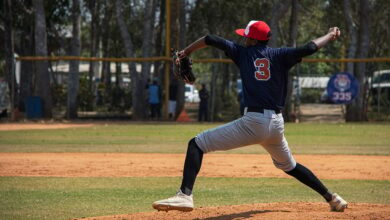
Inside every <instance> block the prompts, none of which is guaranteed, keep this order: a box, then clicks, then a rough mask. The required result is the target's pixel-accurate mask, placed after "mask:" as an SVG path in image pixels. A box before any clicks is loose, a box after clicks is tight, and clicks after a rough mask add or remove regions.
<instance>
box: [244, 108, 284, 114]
mask: <svg viewBox="0 0 390 220" xmlns="http://www.w3.org/2000/svg"><path fill="white" fill-rule="evenodd" d="M264 110H273V111H275V113H276V114H279V113H280V112H281V111H280V109H268V108H261V107H247V109H246V111H247V112H258V113H264Z"/></svg>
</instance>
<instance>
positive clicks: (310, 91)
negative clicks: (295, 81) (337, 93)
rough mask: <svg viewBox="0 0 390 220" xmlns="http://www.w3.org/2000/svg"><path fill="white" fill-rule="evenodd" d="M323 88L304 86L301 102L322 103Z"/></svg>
mask: <svg viewBox="0 0 390 220" xmlns="http://www.w3.org/2000/svg"><path fill="white" fill-rule="evenodd" d="M322 92H323V89H315V88H303V89H302V93H301V96H300V100H301V103H320V102H321V94H322Z"/></svg>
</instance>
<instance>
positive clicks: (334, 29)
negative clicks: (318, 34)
mask: <svg viewBox="0 0 390 220" xmlns="http://www.w3.org/2000/svg"><path fill="white" fill-rule="evenodd" d="M328 34H330V35H331V40H336V39H337V38H338V37H340V34H341V32H340V29H339V28H338V27H331V28H329V31H328Z"/></svg>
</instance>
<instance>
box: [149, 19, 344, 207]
mask: <svg viewBox="0 0 390 220" xmlns="http://www.w3.org/2000/svg"><path fill="white" fill-rule="evenodd" d="M236 33H237V34H238V35H241V36H243V37H244V38H245V46H242V45H239V44H236V43H234V42H232V41H229V40H226V39H223V38H221V37H218V36H214V35H207V36H204V37H202V38H200V39H198V40H196V41H195V42H193V43H192V44H190V45H189V46H188V47H186V48H185V49H184V50H182V51H180V52H179V58H184V57H186V56H189V55H190V54H191V53H192V52H194V51H196V50H198V49H201V48H204V47H207V46H212V47H216V48H218V49H221V50H223V51H224V52H225V53H226V55H227V56H228V57H229V58H230V59H232V60H233V62H234V63H235V64H236V65H237V66H238V67H239V69H240V75H241V79H242V84H243V97H244V102H245V106H246V107H245V113H244V115H243V116H242V117H241V118H239V119H237V120H235V121H232V122H230V123H228V124H225V125H222V126H219V127H217V128H214V129H211V130H207V131H204V132H202V133H200V134H198V135H197V136H196V137H195V138H193V139H191V140H190V141H189V143H188V149H187V154H186V158H185V163H184V170H183V180H182V184H181V187H180V189H179V191H178V192H177V194H176V195H175V196H173V197H171V198H168V199H164V200H160V201H156V202H154V203H153V205H152V206H153V208H155V209H157V210H164V211H169V210H180V211H192V210H193V208H194V203H193V196H192V189H193V186H194V183H195V179H196V176H197V174H198V172H199V170H200V167H201V164H202V158H203V154H204V153H208V152H212V151H220V150H229V149H234V148H239V147H243V146H247V145H252V144H260V145H262V146H263V147H264V148H265V150H267V151H268V153H269V154H270V155H271V158H272V160H273V163H274V165H275V166H276V167H277V168H279V169H281V170H283V171H284V172H286V173H287V174H288V175H291V176H293V177H295V178H296V179H297V180H299V181H300V182H302V183H303V184H305V185H307V186H308V187H310V188H312V189H313V190H315V191H316V192H318V193H319V194H320V195H321V196H322V197H323V198H324V199H325V200H326V201H327V202H328V203H329V205H330V210H331V211H338V212H342V211H344V209H345V208H347V202H346V201H345V200H344V199H342V198H341V197H340V196H339V195H337V194H336V193H332V192H331V191H329V190H328V189H327V188H326V187H325V186H324V185H323V183H322V182H321V181H320V180H319V179H318V178H317V177H316V176H315V175H314V174H313V173H312V172H311V171H310V170H309V169H308V168H306V167H305V166H303V165H302V164H299V163H297V162H296V161H295V159H294V157H293V156H292V154H291V151H290V149H289V147H288V143H287V141H286V138H285V136H284V121H283V116H282V114H281V109H282V108H283V106H284V104H285V100H286V94H287V78H288V75H287V74H288V71H289V69H291V68H292V67H293V66H294V65H295V64H297V63H299V62H300V61H301V59H302V57H305V56H309V55H311V54H313V53H315V52H316V51H317V50H318V49H320V48H322V47H324V46H325V45H326V44H328V43H329V42H330V41H332V40H335V39H337V38H338V37H339V36H340V30H339V28H337V27H332V28H330V29H329V31H328V33H327V34H325V35H323V36H321V37H319V38H317V39H314V40H312V41H310V42H309V43H307V44H306V45H304V46H300V47H297V48H270V47H268V46H267V42H268V40H269V39H270V38H271V30H270V28H269V26H268V25H267V24H266V23H265V22H263V21H250V22H249V23H248V25H247V26H246V28H245V29H237V30H236ZM179 58H178V59H179Z"/></svg>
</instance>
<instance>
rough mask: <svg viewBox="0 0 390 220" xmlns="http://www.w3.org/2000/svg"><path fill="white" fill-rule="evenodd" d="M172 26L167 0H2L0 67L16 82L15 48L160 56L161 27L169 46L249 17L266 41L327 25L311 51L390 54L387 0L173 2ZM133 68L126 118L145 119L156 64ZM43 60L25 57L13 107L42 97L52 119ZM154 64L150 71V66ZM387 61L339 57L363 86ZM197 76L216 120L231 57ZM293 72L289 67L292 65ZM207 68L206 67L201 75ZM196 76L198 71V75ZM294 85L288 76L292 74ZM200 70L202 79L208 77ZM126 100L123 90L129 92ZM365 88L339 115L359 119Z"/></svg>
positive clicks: (71, 89)
mask: <svg viewBox="0 0 390 220" xmlns="http://www.w3.org/2000/svg"><path fill="white" fill-rule="evenodd" d="M170 4H171V5H170V7H171V11H172V13H171V15H170V16H171V18H170V20H171V28H170V30H166V23H165V22H166V16H167V15H166V8H165V6H166V2H165V0H115V1H103V0H84V1H81V0H56V1H54V0H48V1H43V0H4V1H3V3H2V4H1V10H0V11H1V16H0V18H1V25H0V32H1V38H0V39H1V40H0V41H1V42H2V43H1V48H4V49H3V50H1V51H0V57H1V60H2V67H3V68H2V70H1V72H0V73H1V74H2V75H4V76H5V77H6V79H7V81H8V82H9V84H10V85H11V83H12V80H15V79H14V78H13V77H12V75H11V73H12V70H13V54H14V53H17V54H18V55H19V56H53V55H55V56H63V55H70V56H87V57H154V56H164V48H165V43H166V42H165V39H164V36H165V32H166V31H170V32H171V42H172V47H174V48H184V47H185V46H186V44H188V43H190V42H192V41H193V40H196V39H197V38H199V37H201V36H203V35H205V34H216V35H220V36H222V37H224V38H227V39H231V40H235V41H238V42H239V41H240V38H239V37H238V36H236V35H235V34H234V30H235V29H237V28H242V27H245V25H246V24H247V23H248V21H250V20H264V21H266V22H267V23H268V24H269V25H270V27H271V30H272V38H271V40H270V42H269V45H270V46H272V47H280V46H288V47H295V46H297V45H302V44H304V43H306V42H308V41H310V40H311V39H313V38H315V37H318V36H321V35H323V34H324V33H326V31H327V29H328V28H329V27H331V26H338V27H340V28H341V31H342V37H341V39H340V40H339V41H337V42H335V43H334V44H332V45H329V46H327V47H326V48H325V49H323V50H321V51H320V52H319V53H317V54H315V55H314V57H317V58H367V57H389V53H390V51H389V50H388V48H389V41H388V39H389V36H390V26H389V23H390V4H388V1H387V0H358V1H350V0H342V1H341V0H340V1H339V0H315V1H309V0H287V1H286V0H273V1H267V0H247V1H239V0H230V1H223V0H171V1H170ZM194 57H195V58H225V55H224V54H223V53H221V52H220V51H218V50H212V49H206V50H203V51H199V52H197V53H196V54H194ZM79 64H80V62H79V61H77V60H72V61H70V63H69V73H68V81H67V86H66V89H67V91H66V93H67V95H66V97H67V98H66V99H67V100H66V117H67V118H70V119H72V118H76V117H77V111H78V108H79V103H78V101H79V97H78V96H79V89H80V84H79V83H80V72H79ZM98 65H99V64H98V63H97V62H90V63H89V71H88V77H87V79H88V90H89V91H91V93H93V91H96V89H97V88H96V87H97V86H96V83H95V82H94V81H93V76H95V75H97V74H98V73H97V72H98V71H99V67H98ZM141 65H142V67H141V71H140V72H137V71H136V63H135V62H129V63H128V70H129V77H130V79H131V84H130V85H129V86H130V91H131V103H132V118H133V119H135V120H142V119H145V118H146V117H147V114H146V111H145V108H146V106H147V100H146V99H145V96H146V90H145V89H144V86H145V84H146V83H147V81H148V79H150V78H151V77H158V78H160V79H162V80H164V62H162V61H156V62H142V63H141ZM311 65H312V67H310V68H309V67H307V65H302V67H301V69H300V71H301V72H303V74H305V73H309V72H311V71H312V70H313V69H315V72H318V73H319V74H323V73H324V72H326V70H329V69H336V68H337V65H338V64H334V63H318V64H311ZM50 66H51V63H50V62H48V61H34V62H29V61H23V62H22V63H21V84H20V88H19V90H18V93H17V94H18V95H17V97H16V102H15V107H16V108H19V109H23V108H24V107H23V106H24V100H25V98H26V97H28V96H31V95H37V96H40V97H41V98H42V100H43V114H44V117H45V118H51V117H52V107H53V101H52V100H53V97H52V96H53V93H52V89H51V88H52V87H53V84H55V80H53V73H52V72H51V71H50ZM151 66H153V67H154V68H153V69H154V71H153V72H152V71H151ZM386 67H388V64H387V63H379V64H373V63H347V64H346V65H345V66H344V69H343V70H345V71H348V72H350V73H353V74H354V75H355V76H356V78H357V79H358V80H359V82H360V84H361V85H366V84H367V77H368V76H370V73H372V72H373V71H374V70H377V69H381V68H386ZM194 70H195V72H196V74H198V78H199V79H200V80H203V82H207V83H208V84H209V85H210V89H211V93H212V97H213V98H212V100H211V117H212V118H214V119H215V120H217V119H221V118H223V116H221V115H220V114H221V112H223V111H225V110H226V109H227V108H228V107H229V106H230V107H231V106H232V105H234V104H232V103H233V101H232V100H234V97H235V95H236V94H235V92H234V88H232V87H231V86H227V85H231V84H234V83H235V82H236V80H237V78H238V77H239V76H238V73H237V69H236V68H235V67H234V66H233V65H232V64H220V63H218V64H213V65H208V64H196V65H194ZM292 72H293V71H292ZM208 73H210V74H208ZM112 74H113V73H112V72H111V70H110V62H102V68H101V75H102V77H101V83H102V84H104V88H105V93H107V94H108V93H110V91H111V90H112V89H113V86H114V85H112V82H111V77H112ZM202 74H203V75H202ZM290 75H291V77H290V79H289V81H290V83H289V85H292V79H293V77H292V76H293V74H290ZM206 76H207V77H206ZM178 84H179V89H178V94H177V96H178V97H177V100H178V105H177V111H178V112H180V111H181V109H182V108H183V107H184V84H183V83H182V82H178ZM291 94H292V87H291V86H290V88H289V96H288V97H289V98H288V100H289V101H288V103H287V105H286V108H285V110H284V113H285V116H286V119H287V120H291V114H292V112H293V107H292V105H293V103H292V101H291V100H292V98H291V97H292V95H291ZM129 98H130V97H129ZM367 105H368V103H367V90H366V89H365V87H364V86H361V87H360V93H359V97H358V98H357V99H356V100H354V101H353V103H351V104H349V105H348V106H347V114H346V119H347V121H364V120H367Z"/></svg>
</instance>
